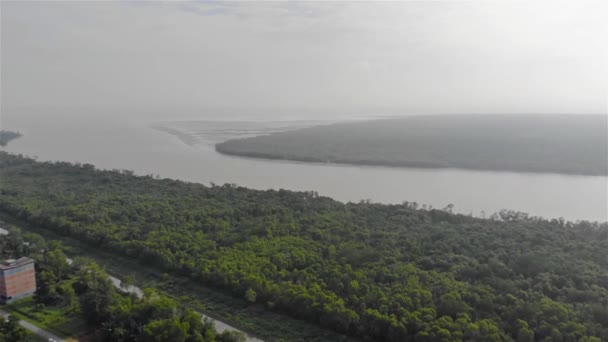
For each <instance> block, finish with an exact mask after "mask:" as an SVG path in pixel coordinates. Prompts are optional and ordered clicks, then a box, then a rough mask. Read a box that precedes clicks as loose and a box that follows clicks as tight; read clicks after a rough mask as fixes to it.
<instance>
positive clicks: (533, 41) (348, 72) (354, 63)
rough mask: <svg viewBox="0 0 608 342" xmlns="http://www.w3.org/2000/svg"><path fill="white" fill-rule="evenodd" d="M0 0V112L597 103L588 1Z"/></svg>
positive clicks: (602, 75) (430, 110)
mask: <svg viewBox="0 0 608 342" xmlns="http://www.w3.org/2000/svg"><path fill="white" fill-rule="evenodd" d="M0 7H1V19H2V21H1V29H2V32H1V37H2V46H1V47H2V51H1V57H2V61H1V67H2V73H1V75H2V80H1V81H2V88H1V98H2V103H1V105H2V109H3V112H9V111H10V110H12V109H14V108H22V107H34V108H42V109H45V108H48V109H52V108H71V109H79V108H80V109H82V108H84V109H87V110H88V109H98V110H99V111H108V110H114V109H116V110H123V111H129V110H130V111H131V112H132V113H133V114H132V115H133V116H138V115H137V114H136V113H142V114H140V115H139V116H143V117H157V116H158V117H162V116H163V115H165V116H167V117H174V116H178V117H179V116H184V113H186V112H188V111H190V112H193V113H194V112H196V111H204V110H207V111H209V110H215V109H219V110H220V111H226V112H229V111H241V112H242V116H245V117H247V116H248V115H249V114H247V113H248V111H250V112H263V111H274V112H276V113H278V115H279V116H285V117H289V116H290V115H291V116H293V115H295V114H294V113H298V115H302V116H304V117H306V116H307V115H311V116H314V115H315V114H314V113H318V115H328V116H332V115H335V116H339V115H344V116H356V115H369V114H373V115H378V116H393V115H403V114H408V115H411V114H450V113H560V114H565V113H573V114H576V113H584V114H606V113H607V109H606V108H607V93H606V90H607V87H606V86H607V83H608V82H607V78H606V72H607V69H606V60H608V58H606V57H607V54H606V44H605V43H606V37H608V34H607V33H608V31H607V29H606V26H607V24H606V23H605V21H604V20H603V18H602V16H603V14H604V13H606V11H607V10H608V6H607V4H606V3H605V2H602V1H550V2H548V1H533V2H515V1H514V2H496V1H464V2H459V1H443V2H441V1H419V2H410V1H407V2H401V3H364V2H285V3H278V2H272V3H270V2H256V3H254V2H239V3H237V2H215V1H195V2H178V3H175V2H137V1H126V2H68V1H60V2H10V1H3V2H2V4H1V6H0ZM214 108H215V109H214ZM87 110H83V113H82V114H83V115H84V114H85V113H84V112H85V111H87ZM93 111H94V110H93ZM163 111H164V112H165V113H162V112H163ZM167 111H171V112H167ZM154 113H157V114H154ZM158 113H161V114H158ZM89 114H90V113H89Z"/></svg>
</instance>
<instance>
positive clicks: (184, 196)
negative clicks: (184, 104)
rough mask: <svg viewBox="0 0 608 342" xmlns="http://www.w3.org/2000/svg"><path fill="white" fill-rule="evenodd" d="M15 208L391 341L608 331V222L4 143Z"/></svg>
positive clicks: (2, 199)
mask: <svg viewBox="0 0 608 342" xmlns="http://www.w3.org/2000/svg"><path fill="white" fill-rule="evenodd" d="M0 212H3V213H4V214H8V215H12V216H14V217H16V218H19V219H22V220H25V221H27V222H30V223H31V224H35V225H37V226H39V227H41V228H43V229H48V230H52V231H54V232H56V233H59V234H63V235H66V236H70V237H73V238H76V239H79V240H81V241H85V242H87V243H89V244H91V245H94V246H99V247H102V248H105V249H107V250H109V251H113V252H114V253H117V254H123V255H126V256H130V257H132V258H137V259H139V260H140V262H141V263H143V264H148V265H153V266H154V267H157V268H159V269H163V270H166V271H167V272H173V273H175V274H180V275H187V276H189V277H191V278H192V279H195V280H198V281H200V282H201V283H203V284H205V285H208V286H212V287H216V288H220V289H223V290H225V291H227V292H229V293H231V294H232V295H234V296H237V297H241V298H243V299H244V300H246V301H249V302H251V303H256V304H258V305H263V306H264V307H265V308H266V309H268V310H273V311H275V312H281V313H284V314H286V315H290V316H292V317H296V318H301V319H305V320H308V321H310V322H313V323H315V324H318V325H320V326H323V327H326V328H328V329H333V330H334V331H336V332H340V333H342V334H345V335H351V336H359V337H361V338H363V339H369V340H377V341H407V340H416V341H462V340H475V341H510V340H517V341H576V340H578V341H602V340H608V259H607V258H606V253H607V251H608V224H607V223H590V222H578V223H572V222H565V221H564V220H560V219H551V220H546V219H541V218H535V217H528V216H527V215H525V214H522V213H518V212H511V211H502V212H500V213H498V214H497V215H494V216H493V217H492V218H490V219H481V218H474V217H469V216H464V215H458V214H453V213H451V208H449V207H448V208H445V209H444V210H436V209H429V208H427V207H424V208H421V207H419V206H418V205H417V204H416V203H404V204H402V205H383V204H374V203H368V202H361V203H347V204H344V203H340V202H337V201H334V200H332V199H330V198H325V197H319V196H318V195H317V194H316V193H314V192H292V191H285V190H278V191H275V190H267V191H258V190H251V189H246V188H242V187H238V186H235V185H224V186H215V185H214V186H211V187H206V186H203V185H200V184H193V183H187V182H182V181H177V180H171V179H154V178H153V177H150V176H144V177H142V176H135V175H133V173H132V172H129V171H117V170H115V171H101V170H96V169H95V168H94V167H93V166H92V165H88V164H85V165H74V164H70V163H65V162H54V163H49V162H45V163H42V162H36V161H34V160H32V159H28V158H25V157H21V156H14V155H10V154H7V153H0Z"/></svg>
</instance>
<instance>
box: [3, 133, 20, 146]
mask: <svg viewBox="0 0 608 342" xmlns="http://www.w3.org/2000/svg"><path fill="white" fill-rule="evenodd" d="M20 136H21V133H18V132H11V131H2V130H0V146H6V145H7V144H8V143H9V141H11V140H13V139H17V138H19V137H20Z"/></svg>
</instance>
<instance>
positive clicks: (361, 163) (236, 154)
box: [215, 143, 608, 177]
mask: <svg viewBox="0 0 608 342" xmlns="http://www.w3.org/2000/svg"><path fill="white" fill-rule="evenodd" d="M220 145H222V143H219V144H216V145H215V151H216V152H218V153H220V154H223V155H225V156H230V157H238V158H251V159H258V160H268V161H285V162H296V163H306V164H315V165H344V166H361V167H386V168H395V169H429V170H447V169H453V170H463V171H479V172H507V173H522V174H539V175H540V174H551V175H562V176H583V177H608V174H602V173H576V172H572V173H568V172H555V171H542V170H539V171H533V170H525V171H523V170H517V169H492V168H487V169H483V168H472V167H469V168H467V167H458V166H452V165H429V164H425V163H417V162H410V163H407V162H405V163H403V164H396V163H395V164H390V163H372V162H368V161H348V160H331V161H326V160H325V161H323V160H320V159H305V158H302V159H296V158H289V157H288V158H283V157H280V156H275V155H265V154H256V153H240V152H231V151H226V150H223V147H221V146H220Z"/></svg>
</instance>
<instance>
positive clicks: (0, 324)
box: [0, 315, 29, 342]
mask: <svg viewBox="0 0 608 342" xmlns="http://www.w3.org/2000/svg"><path fill="white" fill-rule="evenodd" d="M28 340H29V338H28V335H27V332H26V331H25V329H24V328H22V327H21V326H20V325H19V318H17V317H15V316H13V315H9V316H8V317H7V318H4V317H1V316H0V341H2V342H23V341H28Z"/></svg>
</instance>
